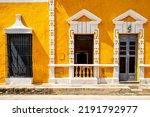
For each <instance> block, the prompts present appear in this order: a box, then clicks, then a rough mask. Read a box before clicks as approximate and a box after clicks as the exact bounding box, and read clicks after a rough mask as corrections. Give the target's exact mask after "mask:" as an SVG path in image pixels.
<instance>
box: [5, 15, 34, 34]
mask: <svg viewBox="0 0 150 117" xmlns="http://www.w3.org/2000/svg"><path fill="white" fill-rule="evenodd" d="M4 31H5V32H6V33H7V34H19V33H32V29H31V28H28V27H26V26H24V24H23V23H22V20H21V14H16V22H15V24H14V25H12V26H11V27H9V28H5V29H4Z"/></svg>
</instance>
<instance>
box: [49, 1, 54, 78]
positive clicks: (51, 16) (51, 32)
mask: <svg viewBox="0 0 150 117" xmlns="http://www.w3.org/2000/svg"><path fill="white" fill-rule="evenodd" d="M49 43H50V44H49V45H50V53H49V54H50V64H55V0H49ZM54 77H55V68H54V67H50V78H54Z"/></svg>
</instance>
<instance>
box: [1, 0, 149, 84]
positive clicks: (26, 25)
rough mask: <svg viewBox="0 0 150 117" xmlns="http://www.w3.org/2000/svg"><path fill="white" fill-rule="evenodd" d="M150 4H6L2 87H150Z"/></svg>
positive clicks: (71, 0)
mask: <svg viewBox="0 0 150 117" xmlns="http://www.w3.org/2000/svg"><path fill="white" fill-rule="evenodd" d="M149 7H150V2H149V1H148V0H142V1H141V0H132V1H131V0H121V1H120V0H111V1H108V0H25V1H20V0H8V1H7V0H1V1H0V8H1V9H0V11H1V14H0V19H1V20H0V24H1V25H0V37H1V40H0V83H2V84H4V83H19V84H20V83H56V84H57V83H60V84H64V83H65V84H70V83H71V84H80V83H82V84H86V83H88V84H99V83H114V84H115V83H126V82H129V83H130V82H136V83H149V78H150V54H149V53H150V48H149V44H150V43H149V37H150V33H149V32H150V29H149V27H150V24H149V19H150V16H149V12H150V10H149Z"/></svg>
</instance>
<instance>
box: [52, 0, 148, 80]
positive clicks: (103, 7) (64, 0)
mask: <svg viewBox="0 0 150 117" xmlns="http://www.w3.org/2000/svg"><path fill="white" fill-rule="evenodd" d="M55 4H56V5H55V7H56V9H55V11H56V32H55V35H56V63H68V48H69V47H68V40H69V36H68V30H69V24H68V23H67V19H68V18H70V17H71V16H73V15H74V14H76V13H77V12H79V11H80V10H82V9H87V10H89V11H90V12H91V13H93V14H95V15H96V16H98V17H99V18H101V19H102V23H101V24H100V25H99V29H100V63H101V64H109V63H110V64H113V46H114V44H113V42H114V37H113V33H114V32H113V31H114V27H115V25H114V24H113V23H112V20H113V19H114V18H116V17H117V16H119V15H121V14H122V13H124V12H126V11H127V10H129V9H133V10H134V11H136V12H137V13H139V14H141V15H142V16H144V17H145V18H147V19H148V20H149V19H150V15H149V13H150V9H149V7H150V2H149V0H56V1H55ZM125 20H126V21H131V19H130V18H126V19H125ZM144 30H145V64H149V63H150V33H149V32H150V23H149V21H148V22H147V23H146V24H144ZM58 42H60V43H58ZM62 44H63V46H62ZM60 53H63V54H65V59H64V60H60V59H59V57H58V56H57V55H59V54H60ZM108 54H109V56H108ZM100 76H102V77H103V76H104V77H112V76H113V69H112V68H102V69H101V71H100ZM145 77H150V68H149V69H145Z"/></svg>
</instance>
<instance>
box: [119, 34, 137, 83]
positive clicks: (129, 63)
mask: <svg viewBox="0 0 150 117" xmlns="http://www.w3.org/2000/svg"><path fill="white" fill-rule="evenodd" d="M119 40H120V50H119V53H120V56H119V80H120V81H136V69H137V47H138V35H137V34H120V35H119Z"/></svg>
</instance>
